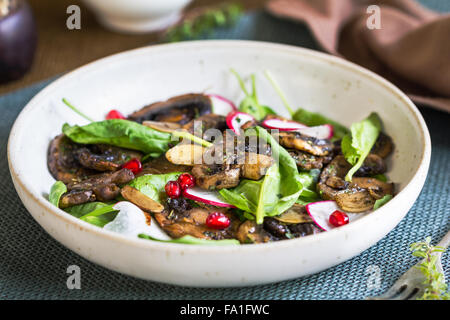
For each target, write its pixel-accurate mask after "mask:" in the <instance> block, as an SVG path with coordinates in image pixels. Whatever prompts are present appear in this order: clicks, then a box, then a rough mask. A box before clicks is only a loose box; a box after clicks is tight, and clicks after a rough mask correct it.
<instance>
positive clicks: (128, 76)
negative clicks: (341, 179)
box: [8, 41, 431, 286]
mask: <svg viewBox="0 0 450 320" xmlns="http://www.w3.org/2000/svg"><path fill="white" fill-rule="evenodd" d="M230 67H233V68H235V69H236V70H238V71H239V72H240V73H242V74H244V75H248V74H250V73H252V72H257V73H258V75H259V77H258V78H257V86H258V91H259V98H260V101H261V102H263V103H265V104H268V105H270V106H271V107H272V108H274V109H275V110H277V111H279V112H280V113H281V114H284V115H286V112H285V109H284V108H283V107H282V105H281V103H280V100H279V99H278V97H277V96H276V94H275V93H274V91H273V90H272V89H271V88H270V85H269V84H268V81H267V80H265V78H264V77H262V76H261V72H262V71H263V70H265V69H268V70H270V71H271V72H272V73H273V75H274V76H275V77H276V79H278V81H279V83H280V85H281V87H282V88H283V89H284V90H285V92H286V95H287V97H288V98H289V100H290V101H291V102H292V104H293V105H295V106H303V107H306V108H309V109H310V110H315V111H319V112H322V113H324V114H326V115H327V116H329V117H330V118H333V119H336V120H338V121H340V122H342V123H344V124H346V125H350V124H351V123H352V122H354V121H358V120H361V119H362V118H364V117H366V116H367V115H368V114H369V113H370V112H372V111H376V112H378V113H379V114H380V116H381V118H382V119H383V122H384V125H385V130H386V132H387V133H388V134H389V135H391V136H392V138H393V139H394V142H395V152H394V154H393V156H392V157H391V159H390V161H389V172H388V176H389V177H390V178H391V179H392V181H395V182H396V188H397V190H398V191H399V193H398V194H397V195H396V196H395V197H394V199H393V200H391V201H390V202H388V203H387V204H386V205H385V206H383V207H382V208H381V209H379V210H376V211H375V212H373V213H372V214H369V215H367V216H365V217H363V218H361V219H359V220H357V221H355V222H353V223H351V224H349V225H346V226H343V227H341V228H337V229H334V230H332V231H330V232H325V233H321V234H318V235H313V236H308V237H304V238H299V239H293V240H285V241H280V242H274V243H268V244H254V245H242V246H229V247H204V246H195V245H180V244H166V243H158V242H152V241H148V240H143V239H129V238H125V237H124V236H121V235H118V234H115V233H112V232H109V231H105V230H102V229H100V228H98V227H95V226H93V225H90V224H88V223H85V222H83V221H81V220H78V219H76V218H74V217H72V216H70V215H69V214H67V213H65V212H64V211H62V210H60V209H57V208H56V207H54V206H53V205H51V204H50V203H49V202H48V201H47V200H46V196H47V194H48V191H49V189H50V186H51V185H52V184H53V182H54V180H53V178H52V177H51V176H50V173H49V172H48V169H47V165H46V153H47V147H48V144H49V142H50V140H51V139H52V138H53V137H54V136H55V135H57V134H59V133H60V132H61V126H62V124H63V123H64V122H69V123H71V124H75V123H76V124H85V123H86V121H85V120H84V119H83V118H81V117H79V116H78V115H77V114H75V113H74V112H72V111H71V110H69V109H68V108H67V107H65V106H64V105H63V104H62V103H61V98H63V97H66V98H68V99H69V100H70V101H71V102H72V103H73V104H74V105H76V106H77V107H78V108H80V109H81V110H82V111H83V112H85V113H86V114H88V115H89V116H91V117H94V118H96V119H98V120H100V119H102V118H103V117H104V115H105V113H106V112H107V111H108V110H109V109H111V108H116V109H119V110H122V111H123V112H125V113H127V112H131V111H134V110H136V109H138V108H140V107H141V106H143V105H145V104H148V103H150V102H153V101H157V100H162V99H166V98H168V97H170V96H173V95H177V94H182V93H187V92H199V91H203V90H205V89H208V91H209V92H215V93H220V94H223V95H224V96H227V97H229V98H231V99H233V100H234V101H235V102H238V101H239V100H240V99H241V98H242V94H241V90H240V89H239V87H238V84H237V83H236V79H235V78H234V77H233V76H231V75H230V72H229V68H230ZM430 149H431V147H430V137H429V133H428V130H427V127H426V125H425V122H424V120H423V118H422V116H421V115H420V113H419V112H418V111H417V109H416V107H415V106H414V105H413V103H412V102H411V101H410V100H409V99H408V98H407V97H406V96H405V95H404V94H403V93H402V92H400V91H399V90H398V89H397V88H395V87H394V86H393V85H392V84H390V83H389V82H387V81H386V80H384V79H382V78H380V77H379V76H377V75H375V74H373V73H371V72H369V71H367V70H365V69H363V68H361V67H358V66H357V65H354V64H352V63H349V62H346V61H344V60H342V59H339V58H336V57H332V56H329V55H326V54H323V53H319V52H315V51H311V50H305V49H301V48H298V47H292V46H286V45H278V44H271V43H259V42H249V41H198V42H184V43H178V44H170V45H159V46H152V47H147V48H142V49H137V50H133V51H129V52H125V53H121V54H117V55H114V56H111V57H108V58H105V59H102V60H100V61H97V62H94V63H91V64H89V65H87V66H84V67H82V68H80V69H77V70H75V71H73V72H71V73H69V74H67V75H65V76H63V77H61V78H60V79H58V80H57V81H55V82H54V83H52V84H51V85H49V86H48V87H47V88H45V89H44V90H42V91H41V92H40V93H39V94H38V95H36V96H35V97H34V98H33V99H32V100H31V101H30V102H29V104H28V105H27V106H26V107H25V108H24V110H23V111H22V112H21V114H20V115H19V117H18V118H17V120H16V123H15V124H14V127H13V129H12V131H11V135H10V140H9V145H8V156H9V166H10V170H11V175H12V178H13V181H14V185H15V187H16V189H17V192H18V194H19V196H20V198H21V199H22V201H23V203H24V205H25V207H26V208H27V209H28V210H29V212H30V213H31V215H32V216H33V217H34V219H35V220H36V221H38V222H39V224H40V225H41V226H42V227H43V228H44V229H45V230H46V231H47V232H48V233H49V234H50V235H51V236H52V237H54V238H55V239H56V240H57V241H59V242H61V243H62V244H64V245H65V246H67V247H68V248H69V249H71V250H73V251H74V252H76V253H78V254H80V255H81V256H83V257H85V258H86V259H88V260H91V261H93V262H95V263H98V264H100V265H102V266H105V267H107V268H109V269H112V270H116V271H119V272H122V273H125V274H128V275H132V276H136V277H140V278H144V279H149V280H154V281H160V282H165V283H172V284H180V285H188V286H246V285H254V284H262V283H269V282H275V281H280V280H286V279H291V278H296V277H300V276H304V275H308V274H312V273H315V272H319V271H321V270H324V269H327V268H329V267H331V266H334V265H337V264H339V263H341V262H343V261H345V260H347V259H350V258H351V257H353V256H355V255H357V254H359V253H361V252H362V251H364V250H366V249H367V248H369V247H370V246H372V245H374V244H375V243H376V242H377V241H379V240H380V239H381V238H383V237H384V236H385V235H386V234H387V233H388V232H389V231H391V230H392V229H393V228H394V227H395V226H396V225H397V224H398V222H399V221H400V220H401V219H402V218H403V217H404V216H405V215H406V213H407V212H408V210H409V209H410V208H411V206H412V205H413V203H414V201H415V200H416V198H417V197H418V195H419V192H420V190H421V189H422V186H423V184H424V181H425V178H426V175H427V171H428V165H429V161H430V151H431V150H430Z"/></svg>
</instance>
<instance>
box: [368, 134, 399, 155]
mask: <svg viewBox="0 0 450 320" xmlns="http://www.w3.org/2000/svg"><path fill="white" fill-rule="evenodd" d="M393 149H394V143H393V142H392V139H391V137H389V136H388V135H386V134H384V133H380V135H379V136H378V139H377V141H376V142H375V145H374V146H373V147H372V150H371V151H370V152H371V153H374V154H376V155H378V156H380V157H381V158H383V159H384V158H386V157H387V156H388V155H389V154H391V152H392V150H393Z"/></svg>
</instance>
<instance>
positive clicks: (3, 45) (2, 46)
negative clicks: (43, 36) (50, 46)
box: [0, 0, 37, 83]
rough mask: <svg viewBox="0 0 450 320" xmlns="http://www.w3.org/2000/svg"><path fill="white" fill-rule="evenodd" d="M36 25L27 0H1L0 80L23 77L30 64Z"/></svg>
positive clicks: (34, 46)
mask: <svg viewBox="0 0 450 320" xmlns="http://www.w3.org/2000/svg"><path fill="white" fill-rule="evenodd" d="M36 43H37V29H36V22H35V20H34V17H33V13H32V11H31V8H30V6H29V5H28V3H27V2H26V1H24V0H0V83H6V82H9V81H12V80H16V79H19V78H21V77H22V76H23V75H24V74H25V73H26V72H27V71H28V70H29V69H30V67H31V65H32V62H33V57H34V53H35V51H36Z"/></svg>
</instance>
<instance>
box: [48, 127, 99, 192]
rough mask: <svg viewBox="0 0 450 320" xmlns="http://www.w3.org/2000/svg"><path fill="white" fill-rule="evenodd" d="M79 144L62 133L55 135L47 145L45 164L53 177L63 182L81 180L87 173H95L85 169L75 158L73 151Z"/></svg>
mask: <svg viewBox="0 0 450 320" xmlns="http://www.w3.org/2000/svg"><path fill="white" fill-rule="evenodd" d="M79 148H80V145H78V144H76V143H74V142H72V140H70V139H69V138H67V137H66V136H65V135H64V134H61V135H59V136H57V137H55V138H54V139H53V140H52V141H51V142H50V145H49V148H48V154H47V166H48V169H49V171H50V173H51V174H52V176H53V178H55V179H56V180H59V181H62V182H64V183H70V182H74V181H81V180H82V179H85V178H86V177H88V176H89V175H92V174H95V171H94V170H91V169H87V168H84V167H82V166H81V164H80V163H79V162H78V161H77V160H76V159H75V156H74V152H75V151H77V150H78V149H79Z"/></svg>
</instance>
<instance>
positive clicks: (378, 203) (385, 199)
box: [373, 194, 394, 210]
mask: <svg viewBox="0 0 450 320" xmlns="http://www.w3.org/2000/svg"><path fill="white" fill-rule="evenodd" d="M393 197H394V196H393V195H392V194H387V195H385V196H384V197H383V198H381V199H378V200H376V201H375V204H374V205H373V210H377V209H378V208H380V207H381V206H384V205H385V204H386V203H388V202H389V201H390V200H391V199H392V198H393Z"/></svg>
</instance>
